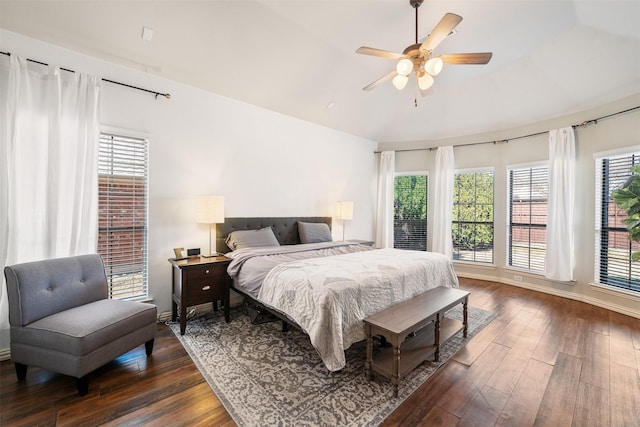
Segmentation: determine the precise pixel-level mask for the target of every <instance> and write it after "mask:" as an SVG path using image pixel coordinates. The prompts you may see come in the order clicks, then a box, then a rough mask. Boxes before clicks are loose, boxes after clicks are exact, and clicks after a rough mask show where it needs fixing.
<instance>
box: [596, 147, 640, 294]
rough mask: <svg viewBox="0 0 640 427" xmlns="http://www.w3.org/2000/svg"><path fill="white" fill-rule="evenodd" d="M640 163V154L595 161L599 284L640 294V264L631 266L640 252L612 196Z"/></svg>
mask: <svg viewBox="0 0 640 427" xmlns="http://www.w3.org/2000/svg"><path fill="white" fill-rule="evenodd" d="M639 163H640V153H634V154H626V155H623V156H617V157H605V158H599V159H597V160H596V168H597V170H596V200H597V203H596V267H597V268H596V274H595V276H596V277H595V281H596V283H601V284H605V285H610V286H615V287H618V288H622V289H626V290H631V291H636V292H640V262H633V263H632V262H631V253H632V252H636V251H638V250H640V245H639V244H638V243H637V242H631V241H630V240H629V233H628V231H627V228H626V226H625V225H624V224H623V223H622V221H623V220H624V219H626V218H627V214H626V212H625V211H624V210H622V209H620V208H619V207H618V206H617V205H616V204H615V202H614V201H613V199H612V198H611V192H612V191H613V190H615V189H617V188H618V187H620V186H621V185H622V184H624V182H625V181H626V180H627V179H628V178H629V176H630V175H631V172H630V168H631V166H633V165H637V164H639Z"/></svg>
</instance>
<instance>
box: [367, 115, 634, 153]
mask: <svg viewBox="0 0 640 427" xmlns="http://www.w3.org/2000/svg"><path fill="white" fill-rule="evenodd" d="M639 108H640V105H639V106H637V107H632V108H628V109H626V110H623V111H618V112H617V113H611V114H608V115H606V116H602V117H598V118H596V119H591V120H585V121H584V122H582V123H580V124H577V125H571V127H572V128H580V127H585V126H588V125H590V124H594V125H595V124H598V120H603V119H608V118H610V117H613V116H617V115H618V114H624V113H628V112H629V111H633V110H637V109H639ZM548 132H549V131H544V132H536V133H530V134H528V135H521V136H514V137H513V138H507V139H503V140H500V141H482V142H468V143H466V144H453V147H468V146H470V145H482V144H493V145H497V144H507V143H508V142H509V141H513V140H516V139H523V138H530V137H532V136H538V135H544V134H545V133H548ZM437 148H438V147H425V148H407V149H404V150H390V151H395V152H396V153H401V152H404V151H426V150H428V151H433V150H436V149H437ZM380 153H382V151H374V152H373V154H380Z"/></svg>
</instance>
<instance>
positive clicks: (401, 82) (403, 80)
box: [392, 74, 409, 90]
mask: <svg viewBox="0 0 640 427" xmlns="http://www.w3.org/2000/svg"><path fill="white" fill-rule="evenodd" d="M408 81H409V77H407V76H403V75H402V74H398V75H397V76H395V77H394V78H393V80H392V82H393V85H394V86H395V87H396V89H398V90H402V89H404V87H405V86H406V85H407V82H408Z"/></svg>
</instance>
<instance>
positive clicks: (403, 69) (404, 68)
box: [396, 58, 413, 76]
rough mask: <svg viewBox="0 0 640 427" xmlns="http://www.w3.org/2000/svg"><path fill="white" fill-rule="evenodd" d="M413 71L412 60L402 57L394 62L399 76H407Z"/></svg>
mask: <svg viewBox="0 0 640 427" xmlns="http://www.w3.org/2000/svg"><path fill="white" fill-rule="evenodd" d="M412 71H413V61H411V60H410V59H408V58H403V59H401V60H400V61H398V63H397V64H396V72H397V73H398V74H400V75H401V76H408V75H409V73H411V72H412Z"/></svg>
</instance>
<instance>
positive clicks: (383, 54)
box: [356, 46, 405, 59]
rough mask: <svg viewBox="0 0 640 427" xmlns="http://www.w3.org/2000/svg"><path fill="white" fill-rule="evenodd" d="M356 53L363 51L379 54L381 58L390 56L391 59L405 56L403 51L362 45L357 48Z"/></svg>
mask: <svg viewBox="0 0 640 427" xmlns="http://www.w3.org/2000/svg"><path fill="white" fill-rule="evenodd" d="M356 53H361V54H362V55H372V56H379V57H381V58H389V59H400V58H404V57H405V55H403V54H401V53H396V52H391V51H388V50H382V49H376V48H374V47H367V46H362V47H359V48H358V49H356Z"/></svg>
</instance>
